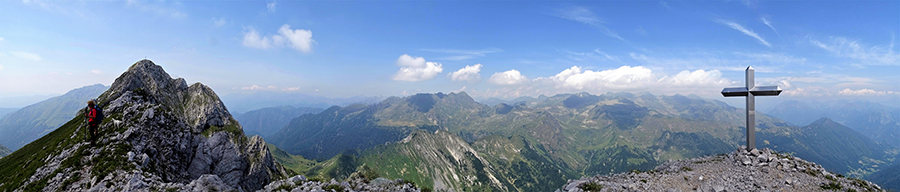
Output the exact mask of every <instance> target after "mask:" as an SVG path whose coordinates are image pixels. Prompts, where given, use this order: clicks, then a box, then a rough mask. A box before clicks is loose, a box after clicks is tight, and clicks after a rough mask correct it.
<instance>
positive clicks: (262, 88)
mask: <svg viewBox="0 0 900 192" xmlns="http://www.w3.org/2000/svg"><path fill="white" fill-rule="evenodd" d="M241 89H242V90H265V91H279V90H280V91H297V90H300V87H285V88H281V89H278V86H274V85H269V86H265V87H263V86H259V85H251V86H247V87H241Z"/></svg>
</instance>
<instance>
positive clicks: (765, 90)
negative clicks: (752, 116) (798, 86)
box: [750, 86, 782, 96]
mask: <svg viewBox="0 0 900 192" xmlns="http://www.w3.org/2000/svg"><path fill="white" fill-rule="evenodd" d="M781 91H782V90H781V88H780V87H778V86H758V87H753V89H750V93H752V94H753V96H778V94H781Z"/></svg>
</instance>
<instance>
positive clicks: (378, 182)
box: [257, 175, 421, 192]
mask: <svg viewBox="0 0 900 192" xmlns="http://www.w3.org/2000/svg"><path fill="white" fill-rule="evenodd" d="M332 190H334V191H338V192H341V191H377V192H382V191H383V192H387V191H392V192H419V191H421V190H419V189H418V188H416V187H415V186H414V185H413V184H412V183H409V182H406V181H404V180H402V179H396V180H388V179H385V178H381V177H379V178H376V179H373V180H371V181H369V180H366V179H364V178H362V177H352V178H350V179H348V181H342V182H338V181H337V180H334V179H331V181H327V182H326V181H319V180H310V179H307V178H306V177H304V176H303V175H297V176H294V177H291V178H288V179H284V180H278V181H274V182H272V183H269V184H268V185H266V187H265V188H263V189H261V190H258V191H257V192H272V191H315V192H325V191H332Z"/></svg>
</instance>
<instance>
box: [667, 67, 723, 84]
mask: <svg viewBox="0 0 900 192" xmlns="http://www.w3.org/2000/svg"><path fill="white" fill-rule="evenodd" d="M659 81H661V82H663V83H666V84H669V85H674V86H713V87H715V86H719V87H721V86H727V85H731V81H729V80H728V79H725V78H722V73H721V72H719V71H718V70H711V71H704V70H702V69H699V70H695V71H686V70H685V71H681V72H679V73H678V74H675V76H672V77H665V78H662V79H660V80H659Z"/></svg>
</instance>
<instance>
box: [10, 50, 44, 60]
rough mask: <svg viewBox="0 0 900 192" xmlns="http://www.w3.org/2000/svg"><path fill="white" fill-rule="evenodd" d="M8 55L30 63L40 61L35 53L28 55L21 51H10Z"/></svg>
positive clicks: (39, 57)
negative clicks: (30, 61)
mask: <svg viewBox="0 0 900 192" xmlns="http://www.w3.org/2000/svg"><path fill="white" fill-rule="evenodd" d="M9 54H10V55H13V56H16V57H18V58H22V59H28V60H32V61H40V60H41V56H40V55H38V54H37V53H29V52H23V51H10V52H9Z"/></svg>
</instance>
